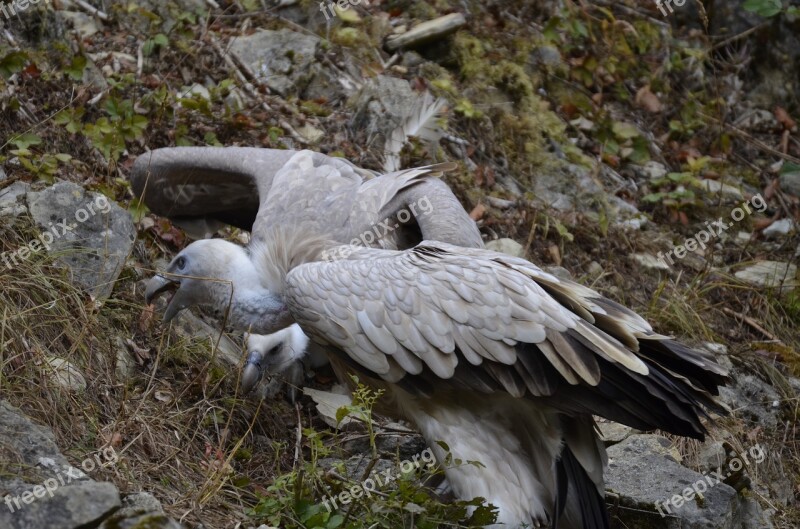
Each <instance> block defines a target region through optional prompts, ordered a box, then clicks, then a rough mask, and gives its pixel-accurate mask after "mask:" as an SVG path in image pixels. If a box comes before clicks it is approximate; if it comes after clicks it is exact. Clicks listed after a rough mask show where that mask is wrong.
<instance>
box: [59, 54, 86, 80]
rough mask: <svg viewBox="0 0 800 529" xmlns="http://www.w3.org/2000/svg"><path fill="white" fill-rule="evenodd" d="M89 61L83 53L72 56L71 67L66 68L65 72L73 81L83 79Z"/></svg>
mask: <svg viewBox="0 0 800 529" xmlns="http://www.w3.org/2000/svg"><path fill="white" fill-rule="evenodd" d="M87 63H88V61H87V60H86V57H84V56H83V55H76V56H75V57H73V58H72V62H70V65H69V68H64V73H65V74H67V76H69V78H70V79H72V80H73V81H80V80H81V79H83V70H84V69H85V68H86V64H87Z"/></svg>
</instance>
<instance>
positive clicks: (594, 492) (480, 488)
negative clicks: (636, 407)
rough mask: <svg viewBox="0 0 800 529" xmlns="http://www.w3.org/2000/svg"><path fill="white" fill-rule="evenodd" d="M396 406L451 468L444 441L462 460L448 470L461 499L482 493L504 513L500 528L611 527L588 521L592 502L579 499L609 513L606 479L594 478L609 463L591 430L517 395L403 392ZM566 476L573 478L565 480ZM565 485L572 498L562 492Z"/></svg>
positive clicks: (448, 474) (481, 494)
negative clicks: (604, 496)
mask: <svg viewBox="0 0 800 529" xmlns="http://www.w3.org/2000/svg"><path fill="white" fill-rule="evenodd" d="M396 402H397V404H398V405H399V406H400V408H401V410H402V412H403V414H404V415H405V416H406V417H408V418H410V419H411V420H412V421H413V422H414V423H415V424H416V426H417V428H418V429H419V431H420V432H421V433H422V435H423V436H424V437H425V439H426V440H427V441H428V445H429V446H430V447H431V448H432V449H433V451H434V453H435V454H436V457H437V459H438V460H439V463H440V464H441V465H442V466H443V467H444V466H445V465H444V464H443V462H444V460H445V457H446V453H445V451H444V450H443V449H442V448H441V446H439V445H438V444H437V443H436V441H437V440H442V441H444V442H445V443H447V444H448V446H449V447H450V452H451V454H452V460H453V461H454V460H455V459H460V460H462V464H461V465H460V466H456V465H454V464H453V463H451V465H450V468H445V475H446V477H447V481H448V482H449V483H450V485H451V487H452V489H453V492H454V493H455V495H456V496H457V497H458V498H460V499H462V500H469V499H472V498H474V497H477V496H482V497H484V498H486V500H487V501H488V502H489V503H492V504H494V505H495V506H496V507H498V508H499V514H498V519H497V522H498V525H494V526H491V528H492V529H500V528H501V527H502V528H504V529H505V528H509V527H519V526H520V524H525V523H527V524H529V526H532V527H550V526H551V524H552V523H554V522H555V521H556V520H558V522H559V525H558V527H559V529H585V528H595V527H607V525H604V524H603V522H602V521H599V522H597V521H596V520H595V521H586V523H584V520H583V515H582V512H583V511H584V510H585V509H586V508H585V507H584V505H586V503H587V500H585V499H584V501H583V502H579V501H578V494H584V495H586V497H588V498H589V500H588V503H589V504H590V507H592V508H593V509H594V510H599V511H601V512H602V513H603V514H604V513H605V505H604V504H603V500H602V495H601V492H600V491H601V490H602V477H600V478H599V479H600V481H599V482H595V481H594V479H596V476H602V466H603V460H602V457H601V455H600V453H599V452H598V451H597V446H596V444H595V443H596V440H595V437H594V435H593V432H592V430H591V429H590V430H589V431H588V432H585V431H580V432H579V433H580V435H578V434H577V433H574V432H572V431H566V430H565V426H566V427H567V430H571V429H576V430H581V428H579V426H580V425H578V426H576V425H573V424H565V423H564V419H563V417H562V416H561V415H560V414H558V413H556V412H554V411H552V409H549V408H547V407H541V406H537V405H536V404H535V403H533V402H531V401H528V400H523V399H515V398H513V397H511V396H509V395H501V394H492V395H475V394H473V393H459V394H454V393H448V394H438V395H434V396H432V397H431V398H430V399H422V398H417V397H413V396H411V395H409V394H406V393H401V394H400V395H398V397H397V401H396ZM587 433H588V436H587V435H586V434H587ZM565 436H567V437H569V439H567V440H566V443H565V442H564V439H565ZM573 437H575V439H573ZM565 446H567V447H570V448H571V449H570V451H569V453H567V452H565V451H564V447H565ZM573 450H574V451H575V452H576V453H575V454H573V452H572V451H573ZM467 461H478V462H480V463H481V465H482V466H478V465H474V464H470V463H468V462H467ZM586 467H588V470H586ZM562 469H563V470H562ZM558 476H565V478H564V477H562V478H561V479H562V482H561V483H559V477H558ZM564 479H566V481H563V480H564ZM560 484H561V485H562V490H566V491H567V493H566V497H564V495H563V494H559V489H560V487H559V485H560ZM587 490H588V492H587ZM581 503H583V505H581ZM558 506H561V507H562V508H563V511H562V512H560V513H558V512H557V510H558V508H559V507H558ZM598 516H600V515H598ZM501 524H504V525H501Z"/></svg>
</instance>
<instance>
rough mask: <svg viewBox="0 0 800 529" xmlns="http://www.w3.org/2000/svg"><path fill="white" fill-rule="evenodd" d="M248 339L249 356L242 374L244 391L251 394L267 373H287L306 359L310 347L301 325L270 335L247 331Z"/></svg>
mask: <svg viewBox="0 0 800 529" xmlns="http://www.w3.org/2000/svg"><path fill="white" fill-rule="evenodd" d="M246 342H247V352H248V356H247V364H246V365H245V368H244V373H243V374H242V393H249V392H250V391H251V390H252V389H253V388H254V387H255V386H256V384H258V382H259V381H260V380H261V379H262V378H263V377H264V375H269V376H275V375H280V374H283V373H285V372H286V371H287V370H289V369H290V368H292V367H293V366H295V365H296V364H297V363H299V362H300V361H301V360H302V359H303V357H304V356H305V354H306V348H307V347H308V337H307V336H306V335H305V334H304V333H303V331H302V330H301V329H300V327H299V326H298V325H292V326H290V327H287V328H285V329H282V330H280V331H278V332H275V333H272V334H268V335H261V334H248V336H247V339H246ZM300 373H302V369H301V370H300ZM290 382H293V381H290Z"/></svg>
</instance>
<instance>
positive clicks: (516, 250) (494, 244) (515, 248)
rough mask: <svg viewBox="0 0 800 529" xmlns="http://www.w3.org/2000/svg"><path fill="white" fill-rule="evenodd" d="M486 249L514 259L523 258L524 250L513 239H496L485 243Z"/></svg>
mask: <svg viewBox="0 0 800 529" xmlns="http://www.w3.org/2000/svg"><path fill="white" fill-rule="evenodd" d="M486 249H487V250H492V251H493V252H500V253H504V254H507V255H512V256H514V257H525V248H524V247H523V246H522V245H521V244H520V243H518V242H517V241H515V240H514V239H497V240H494V241H489V242H487V243H486Z"/></svg>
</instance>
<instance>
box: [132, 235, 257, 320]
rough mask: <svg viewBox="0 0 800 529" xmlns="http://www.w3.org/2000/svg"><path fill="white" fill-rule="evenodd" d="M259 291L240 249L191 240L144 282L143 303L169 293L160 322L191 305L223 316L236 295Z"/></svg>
mask: <svg viewBox="0 0 800 529" xmlns="http://www.w3.org/2000/svg"><path fill="white" fill-rule="evenodd" d="M248 290H263V287H262V286H261V282H260V281H259V275H258V273H257V272H256V269H255V267H254V266H253V263H252V261H251V260H250V256H249V254H248V252H247V250H245V249H244V248H242V247H241V246H238V245H236V244H233V243H230V242H228V241H224V240H222V239H205V240H200V241H195V242H193V243H192V244H190V245H189V246H187V247H186V248H184V249H183V251H181V252H180V253H179V254H178V255H176V256H175V258H174V259H173V260H172V262H171V263H170V264H169V266H168V267H167V269H166V270H165V271H164V272H162V273H160V274H157V275H155V276H154V277H153V278H152V279H151V280H150V281H149V282H148V283H147V289H146V291H145V301H146V302H147V304H150V303H151V302H152V301H153V300H154V299H156V298H157V297H158V296H160V295H162V294H166V293H169V294H170V297H169V299H168V300H167V310H166V311H165V313H164V321H165V322H168V321H170V320H171V319H172V318H174V317H175V316H176V315H177V314H178V312H180V311H181V310H183V309H186V308H189V307H192V306H205V307H211V308H213V309H214V310H215V311H217V312H219V313H221V314H224V312H225V310H226V309H227V308H228V307H229V306H231V303H234V304H235V303H236V302H237V298H236V294H237V293H240V292H242V291H248Z"/></svg>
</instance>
